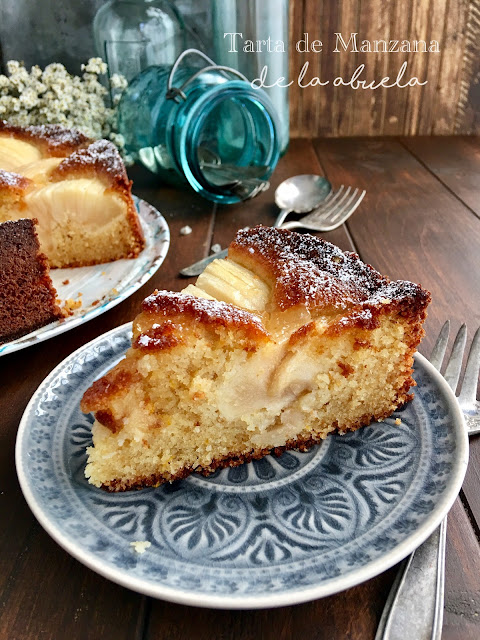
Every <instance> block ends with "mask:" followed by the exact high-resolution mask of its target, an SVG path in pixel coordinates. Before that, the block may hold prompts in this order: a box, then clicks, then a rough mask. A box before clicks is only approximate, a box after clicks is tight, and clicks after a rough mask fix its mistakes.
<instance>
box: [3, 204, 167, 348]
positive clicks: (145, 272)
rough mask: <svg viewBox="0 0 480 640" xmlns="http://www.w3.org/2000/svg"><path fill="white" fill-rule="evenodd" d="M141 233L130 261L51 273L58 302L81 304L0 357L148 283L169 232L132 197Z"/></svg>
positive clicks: (89, 317)
mask: <svg viewBox="0 0 480 640" xmlns="http://www.w3.org/2000/svg"><path fill="white" fill-rule="evenodd" d="M133 199H134V201H135V205H136V207H137V211H138V215H139V217H140V222H141V224H142V229H143V233H144V235H145V248H144V249H143V251H142V252H141V253H140V255H139V256H138V258H135V259H134V260H115V261H114V262H108V263H104V264H96V265H93V266H91V267H77V268H75V269H52V270H51V271H50V276H51V278H52V282H53V286H54V287H55V289H56V290H57V294H58V297H59V298H60V300H61V302H60V306H62V305H63V303H64V302H65V300H68V299H71V300H73V301H78V300H79V301H81V303H82V304H81V306H80V307H79V308H78V309H75V310H74V311H73V315H71V316H69V317H68V318H65V319H63V318H62V320H58V321H57V322H52V323H51V324H48V325H46V326H45V327H40V329H37V330H36V331H32V332H31V333H29V334H28V335H26V336H22V337H21V338H18V339H17V340H12V342H6V343H5V344H0V356H4V355H6V354H7V353H13V352H14V351H18V350H20V349H25V347H30V346H31V345H33V344H38V343H39V342H43V340H48V339H49V338H53V337H54V336H58V335H59V334H60V333H64V332H65V331H69V330H70V329H73V328H74V327H77V326H78V325H79V324H83V323H84V322H87V321H88V320H92V318H96V317H97V316H99V315H100V314H102V313H105V311H108V310H109V309H111V308H112V307H114V306H115V305H117V304H119V303H120V302H122V300H125V299H126V298H128V297H129V296H131V295H132V293H134V292H135V291H136V290H137V289H139V288H140V287H141V286H142V285H144V284H145V282H147V280H150V278H151V277H152V276H153V274H154V273H155V272H156V271H157V270H158V268H159V267H160V265H161V264H162V262H163V261H164V259H165V256H166V255H167V251H168V246H169V244H170V232H169V230H168V225H167V223H166V221H165V219H164V218H163V216H162V215H161V214H160V213H159V212H158V211H157V210H156V209H155V207H153V206H152V205H151V204H149V203H148V202H145V201H144V200H140V199H139V198H137V197H136V196H133Z"/></svg>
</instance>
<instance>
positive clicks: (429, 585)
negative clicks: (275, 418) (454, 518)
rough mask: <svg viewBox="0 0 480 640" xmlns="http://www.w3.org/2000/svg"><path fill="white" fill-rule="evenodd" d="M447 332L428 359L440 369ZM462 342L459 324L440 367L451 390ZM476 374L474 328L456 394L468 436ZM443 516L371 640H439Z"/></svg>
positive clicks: (477, 413) (476, 425)
mask: <svg viewBox="0 0 480 640" xmlns="http://www.w3.org/2000/svg"><path fill="white" fill-rule="evenodd" d="M449 333H450V322H449V321H448V320H447V322H445V324H444V325H443V327H442V329H441V331H440V334H439V336H438V338H437V341H436V343H435V346H434V348H433V351H432V355H431V358H430V361H431V363H432V364H433V365H434V367H436V368H437V369H438V370H440V368H441V366H442V362H443V358H444V356H445V351H446V348H447V343H448V336H449ZM466 341H467V328H466V326H465V325H464V324H463V325H462V326H461V327H460V329H459V331H458V333H457V335H456V337H455V342H454V345H453V348H452V353H451V356H450V359H449V361H448V364H447V368H446V369H445V374H444V377H445V380H446V381H447V382H448V384H449V385H450V387H451V388H452V389H453V391H454V392H455V391H456V389H457V385H458V380H459V378H460V371H461V369H462V361H463V354H464V351H465V344H466ZM479 370H480V327H479V328H478V329H477V331H476V333H475V336H474V338H473V341H472V345H471V347H470V352H469V355H468V359H467V365H466V368H465V375H464V378H463V383H462V388H461V391H460V395H459V396H458V402H459V405H460V408H461V409H462V411H463V414H464V416H465V421H466V424H467V430H468V434H469V435H470V436H472V435H475V434H477V433H480V403H479V402H478V401H477V400H476V393H477V382H478V374H479ZM446 533H447V518H444V520H443V521H442V523H441V525H440V527H439V528H438V529H437V530H436V531H434V532H433V534H432V535H431V536H430V537H429V538H428V539H427V540H426V541H425V542H424V543H423V544H422V545H420V546H419V547H418V549H416V551H414V552H413V553H412V554H411V555H410V557H409V558H407V559H406V560H404V562H403V565H402V568H401V569H400V571H399V572H398V574H397V577H396V578H395V581H394V583H393V585H392V588H391V590H390V593H389V596H388V598H387V602H386V603H385V607H384V610H383V614H382V617H381V619H380V624H379V625H378V629H377V633H376V635H375V640H404V639H405V638H412V639H413V638H415V640H440V638H441V635H442V625H443V602H444V586H445V543H446Z"/></svg>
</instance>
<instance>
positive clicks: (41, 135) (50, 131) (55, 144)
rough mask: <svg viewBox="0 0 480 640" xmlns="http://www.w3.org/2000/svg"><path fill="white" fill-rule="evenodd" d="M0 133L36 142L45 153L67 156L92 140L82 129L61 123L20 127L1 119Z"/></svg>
mask: <svg viewBox="0 0 480 640" xmlns="http://www.w3.org/2000/svg"><path fill="white" fill-rule="evenodd" d="M0 135H8V136H10V137H12V138H18V139H19V140H25V141H26V142H31V143H32V144H36V145H37V146H39V147H40V148H41V149H42V151H43V153H44V154H45V155H49V156H54V157H62V156H65V155H67V154H69V153H71V152H72V151H75V150H76V149H79V148H80V147H83V146H85V145H86V144H87V143H88V142H90V140H89V138H87V136H85V135H84V134H83V133H80V131H76V130H75V129H65V128H64V127H62V126H60V125H59V124H42V125H31V126H29V127H20V126H17V125H14V124H10V123H9V122H6V121H5V120H0Z"/></svg>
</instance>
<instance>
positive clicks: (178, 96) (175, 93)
mask: <svg viewBox="0 0 480 640" xmlns="http://www.w3.org/2000/svg"><path fill="white" fill-rule="evenodd" d="M191 54H195V55H197V56H200V57H201V58H203V59H204V60H205V62H207V63H208V65H207V66H206V67H203V69H199V70H198V71H196V72H195V73H194V74H193V75H192V76H190V78H188V79H187V80H185V82H184V83H183V84H182V85H181V86H180V87H174V86H173V77H174V75H175V73H176V71H177V69H178V67H179V66H180V64H181V62H182V61H183V60H184V58H186V57H187V56H189V55H191ZM206 71H220V72H222V73H225V74H226V73H232V74H233V75H235V76H237V77H238V78H240V79H241V80H244V81H245V82H248V79H247V78H246V77H245V76H244V75H243V73H240V71H237V70H236V69H233V68H232V67H226V66H223V65H219V64H215V62H214V61H213V60H212V59H211V58H209V57H208V56H207V55H206V54H205V53H203V52H202V51H199V50H198V49H185V51H182V53H181V54H180V55H179V56H178V58H177V59H176V60H175V62H174V63H173V66H172V68H171V70H170V73H169V75H168V81H167V91H166V94H165V98H166V99H167V100H173V101H174V102H176V103H179V102H180V101H181V100H186V99H187V96H186V93H185V91H184V89H185V88H186V87H187V86H188V85H189V84H190V83H191V82H192V81H193V80H195V78H198V76H200V75H201V74H202V73H205V72H206Z"/></svg>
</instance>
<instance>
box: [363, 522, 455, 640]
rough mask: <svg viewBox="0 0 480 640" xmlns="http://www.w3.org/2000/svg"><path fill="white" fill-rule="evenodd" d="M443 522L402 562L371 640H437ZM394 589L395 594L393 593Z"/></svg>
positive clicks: (441, 593)
mask: <svg viewBox="0 0 480 640" xmlns="http://www.w3.org/2000/svg"><path fill="white" fill-rule="evenodd" d="M446 532H447V519H446V518H444V520H443V521H442V523H441V525H440V526H439V527H438V528H437V529H436V530H435V531H434V532H433V533H432V535H431V536H430V537H429V538H428V539H427V540H426V541H425V542H424V543H423V544H422V545H420V546H419V547H418V549H416V550H415V551H414V552H413V553H412V554H411V555H410V557H409V558H408V560H407V561H406V564H405V567H404V571H403V575H402V576H401V578H400V580H398V581H396V582H395V583H394V586H393V588H392V591H391V592H390V595H389V598H388V600H387V604H386V606H385V608H384V610H383V614H382V618H381V620H380V624H379V626H378V630H377V634H376V635H375V640H405V638H415V640H440V638H441V635H442V624H443V600H444V598H443V596H444V586H445V541H446ZM395 587H396V591H395Z"/></svg>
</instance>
